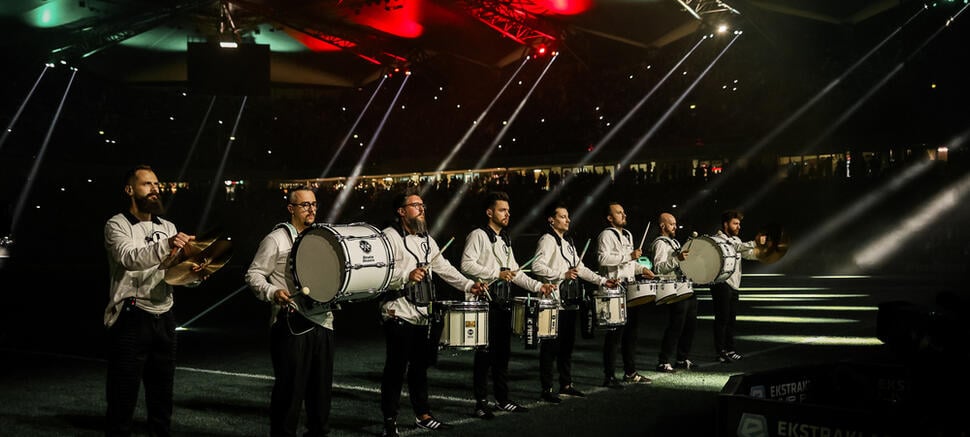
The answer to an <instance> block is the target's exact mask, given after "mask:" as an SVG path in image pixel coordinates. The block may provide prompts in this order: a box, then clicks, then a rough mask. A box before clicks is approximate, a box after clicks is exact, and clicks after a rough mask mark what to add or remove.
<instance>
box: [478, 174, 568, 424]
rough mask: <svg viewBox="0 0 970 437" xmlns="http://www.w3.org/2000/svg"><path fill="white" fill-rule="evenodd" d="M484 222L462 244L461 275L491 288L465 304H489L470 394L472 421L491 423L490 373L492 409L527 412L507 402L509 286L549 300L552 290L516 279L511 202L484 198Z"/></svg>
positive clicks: (506, 198) (505, 196) (525, 278)
mask: <svg viewBox="0 0 970 437" xmlns="http://www.w3.org/2000/svg"><path fill="white" fill-rule="evenodd" d="M483 206H484V209H485V216H486V217H488V223H486V224H485V225H483V226H481V227H479V228H477V229H475V230H473V231H472V232H470V233H469V234H468V237H467V238H466V239H465V250H464V251H463V252H462V256H461V271H462V273H464V274H465V275H466V276H469V277H472V278H476V279H479V280H481V281H483V282H485V283H488V284H491V285H490V286H489V287H488V290H487V293H485V295H484V296H481V295H476V294H473V293H465V299H466V300H478V299H479V298H481V297H485V298H486V299H488V300H489V309H488V313H489V316H488V317H489V324H488V325H489V330H488V346H487V347H486V348H478V349H476V350H475V360H474V373H473V379H472V381H473V387H474V389H473V391H474V395H475V400H476V402H475V417H478V418H480V419H492V418H493V417H495V415H494V414H493V413H492V410H493V407H492V406H490V405H489V404H488V399H487V398H488V388H487V382H488V372H489V368H491V371H492V386H493V387H494V389H495V400H496V403H495V407H494V409H497V410H500V411H509V412H513V413H524V412H526V411H528V409H527V408H526V407H523V406H521V405H519V404H518V403H516V402H514V401H512V400H510V399H509V386H508V370H509V356H510V355H511V352H512V348H511V346H512V343H511V337H512V307H511V304H512V285H513V284H514V285H516V286H518V287H521V288H524V289H526V290H529V291H532V292H536V293H539V294H541V295H542V296H549V294H550V293H552V292H553V290H555V286H554V285H552V284H543V283H541V282H539V281H536V280H535V279H532V278H530V277H529V276H528V275H526V274H524V273H522V274H520V273H519V270H520V268H519V264H518V263H517V262H516V261H515V256H514V255H513V254H512V242H511V239H510V238H509V233H508V231H507V227H508V226H509V217H510V215H511V214H510V213H511V211H510V209H509V196H508V194H506V193H504V192H501V191H497V192H491V193H489V194H488V195H487V196H486V198H485V204H484V205H483Z"/></svg>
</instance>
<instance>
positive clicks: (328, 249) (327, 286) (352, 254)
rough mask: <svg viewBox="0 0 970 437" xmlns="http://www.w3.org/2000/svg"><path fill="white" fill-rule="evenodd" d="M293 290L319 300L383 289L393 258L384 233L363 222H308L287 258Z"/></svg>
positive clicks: (353, 297)
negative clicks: (336, 223) (338, 223)
mask: <svg viewBox="0 0 970 437" xmlns="http://www.w3.org/2000/svg"><path fill="white" fill-rule="evenodd" d="M288 265H289V269H290V274H291V275H292V277H293V283H294V285H295V286H296V290H295V291H297V292H301V291H302V292H303V293H304V294H306V295H307V296H309V297H310V298H311V299H313V300H314V301H316V302H320V303H329V302H351V301H361V300H368V299H372V298H374V297H376V296H378V294H380V293H381V292H383V291H384V290H386V289H387V284H388V282H390V280H391V270H392V269H393V267H394V258H393V257H392V256H391V246H390V244H389V243H388V241H387V236H385V235H384V232H382V231H381V230H379V229H377V228H375V227H374V226H371V225H369V224H367V223H353V224H347V225H332V224H325V223H318V224H313V225H311V226H310V227H308V228H306V229H305V230H303V232H301V233H300V235H299V236H297V238H296V240H294V241H293V248H292V249H291V250H290V256H289V258H288Z"/></svg>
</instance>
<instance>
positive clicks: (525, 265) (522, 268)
mask: <svg viewBox="0 0 970 437" xmlns="http://www.w3.org/2000/svg"><path fill="white" fill-rule="evenodd" d="M540 255H542V252H537V253H536V256H534V257H532V259H530V260H529V261H527V262H526V263H525V264H522V265H521V266H519V268H517V269H515V270H513V271H512V273H519V272H523V271H524V272H528V271H530V270H524V269H525V268H526V267H529V264H532V262H533V261H535V260H536V259H537V258H539V256H540ZM498 280H499V278H495V279H492V281H491V282H489V283H488V286H489V287H491V286H492V284H494V283H495V281H498Z"/></svg>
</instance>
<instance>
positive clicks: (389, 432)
mask: <svg viewBox="0 0 970 437" xmlns="http://www.w3.org/2000/svg"><path fill="white" fill-rule="evenodd" d="M381 436H382V437H398V436H400V434H398V433H397V420H395V419H394V418H388V419H384V431H383V432H382V433H381Z"/></svg>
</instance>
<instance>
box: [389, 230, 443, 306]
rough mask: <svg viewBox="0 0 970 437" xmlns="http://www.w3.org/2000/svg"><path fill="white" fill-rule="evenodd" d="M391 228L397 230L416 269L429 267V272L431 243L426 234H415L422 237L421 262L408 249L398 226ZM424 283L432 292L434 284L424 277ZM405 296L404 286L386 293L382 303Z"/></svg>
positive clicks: (404, 237)
mask: <svg viewBox="0 0 970 437" xmlns="http://www.w3.org/2000/svg"><path fill="white" fill-rule="evenodd" d="M393 227H394V229H395V230H397V232H398V234H399V235H400V236H401V244H403V245H404V250H406V251H408V253H410V254H411V256H412V257H414V261H415V262H417V264H418V267H424V266H428V267H429V268H428V270H430V265H429V264H428V256H429V255H431V242H430V239H431V237H430V236H429V235H428V234H427V233H424V234H416V235H417V236H418V237H424V245H423V246H424V262H421V258H418V255H417V254H416V253H414V252H413V251H412V250H411V248H410V247H408V240H407V234H405V233H404V229H402V228H401V227H400V225H398V224H395V225H394V226H393ZM424 281H427V282H428V285H429V287H431V289H432V290H433V289H434V284H433V283H431V278H430V277H428V276H425V279H423V280H422V282H424ZM407 294H408V290H407V286H406V285H405V286H404V287H402V288H401V289H399V290H393V291H391V292H388V293H387V294H386V295H385V297H384V301H385V302H389V301H392V300H395V299H398V298H401V297H405V298H406V297H407Z"/></svg>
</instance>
